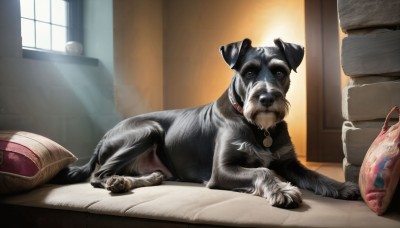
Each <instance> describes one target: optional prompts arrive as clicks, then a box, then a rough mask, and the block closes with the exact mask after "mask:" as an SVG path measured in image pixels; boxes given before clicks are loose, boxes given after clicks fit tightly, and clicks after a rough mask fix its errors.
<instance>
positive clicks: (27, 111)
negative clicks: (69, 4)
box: [0, 0, 119, 163]
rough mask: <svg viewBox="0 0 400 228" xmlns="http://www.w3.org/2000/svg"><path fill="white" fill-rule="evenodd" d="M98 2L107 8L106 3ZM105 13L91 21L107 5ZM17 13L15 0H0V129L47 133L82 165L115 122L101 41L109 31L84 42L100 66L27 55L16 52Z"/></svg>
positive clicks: (105, 47)
mask: <svg viewBox="0 0 400 228" xmlns="http://www.w3.org/2000/svg"><path fill="white" fill-rule="evenodd" d="M101 2H102V3H104V4H105V5H104V8H103V9H104V10H106V11H107V3H108V2H109V1H106V0H103V1H101ZM86 4H87V5H86V6H89V9H90V6H94V5H98V4H99V2H98V1H97V0H96V1H94V0H90V1H87V2H86ZM109 5H110V4H109ZM87 8H88V7H87ZM108 11H110V13H108V14H102V15H99V14H91V16H92V18H91V20H92V21H96V20H100V21H101V20H105V21H112V17H111V16H112V13H111V6H109V8H108ZM19 17H20V11H19V1H0V34H1V36H0V50H2V51H1V52H0V66H1V67H0V80H1V85H0V130H22V131H29V132H33V133H37V134H41V135H43V136H46V137H49V138H50V139H52V140H54V141H56V142H58V143H60V144H61V145H63V146H65V147H66V148H67V149H69V150H70V151H71V152H73V153H74V154H75V155H76V156H77V157H78V158H79V159H80V161H79V163H83V162H85V161H86V160H87V159H88V157H89V156H90V155H91V154H92V152H93V149H94V147H95V145H96V144H97V142H98V141H99V139H100V138H101V137H102V135H103V134H104V132H105V131H106V129H109V128H110V127H111V126H113V125H114V124H115V123H116V121H118V120H119V117H118V115H117V114H116V112H115V110H114V102H113V94H112V93H113V92H112V88H113V80H112V79H111V78H110V75H111V74H112V71H113V66H112V65H113V63H112V62H111V61H113V58H112V52H111V53H110V50H112V42H111V43H108V42H105V41H110V35H107V36H98V37H96V39H93V40H86V43H87V44H88V46H87V50H85V51H86V52H87V53H88V54H89V55H90V56H92V57H96V58H98V59H99V61H100V66H92V65H81V64H74V63H60V62H52V61H43V60H35V59H27V58H24V57H23V56H22V51H21V34H20V18H19ZM106 17H108V18H106ZM100 21H99V22H100ZM111 24H112V23H110V22H108V23H102V24H96V26H95V27H97V28H101V26H106V27H103V29H104V30H106V31H108V32H109V31H112V27H110V25H111ZM87 26H88V24H86V27H87ZM90 26H92V25H90ZM107 26H108V27H107ZM91 29H94V30H96V29H95V28H91ZM85 30H86V32H87V28H85ZM94 30H93V31H94ZM104 30H103V31H104ZM111 36H112V35H111ZM92 41H93V42H92ZM95 44H96V45H98V46H101V47H102V48H101V49H102V50H99V51H97V52H96V51H94V50H95V49H96V47H93V46H90V45H95ZM110 45H111V47H110ZM109 55H110V56H111V57H107V56H109Z"/></svg>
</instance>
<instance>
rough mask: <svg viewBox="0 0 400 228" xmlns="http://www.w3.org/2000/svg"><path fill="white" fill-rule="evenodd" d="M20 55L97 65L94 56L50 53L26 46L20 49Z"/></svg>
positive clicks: (51, 60)
mask: <svg viewBox="0 0 400 228" xmlns="http://www.w3.org/2000/svg"><path fill="white" fill-rule="evenodd" d="M22 56H23V57H24V58H29V59H37V60H44V61H50V62H61V63H72V64H81V65H89V66H98V65H99V60H98V59H95V58H90V57H85V56H75V55H67V54H61V53H52V52H46V51H40V50H35V49H28V48H23V49H22Z"/></svg>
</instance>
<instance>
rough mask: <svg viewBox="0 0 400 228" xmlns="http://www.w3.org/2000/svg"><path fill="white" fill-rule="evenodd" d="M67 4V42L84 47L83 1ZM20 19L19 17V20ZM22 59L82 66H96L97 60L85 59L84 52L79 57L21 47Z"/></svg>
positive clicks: (70, 1) (78, 0)
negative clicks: (75, 42) (74, 42)
mask: <svg viewBox="0 0 400 228" xmlns="http://www.w3.org/2000/svg"><path fill="white" fill-rule="evenodd" d="M65 1H66V2H68V9H67V10H68V11H67V27H68V30H67V41H77V42H79V43H81V44H82V45H84V42H83V41H84V38H83V37H84V36H83V35H84V34H83V0H65ZM21 18H22V17H21V16H20V19H21ZM21 49H22V57H24V58H29V59H36V60H44V61H50V62H62V63H73V64H82V65H91V66H98V65H99V60H98V59H96V58H90V57H85V56H84V52H83V53H82V55H81V56H74V55H68V54H67V53H65V52H59V51H54V50H48V49H41V48H33V47H25V46H22V43H21Z"/></svg>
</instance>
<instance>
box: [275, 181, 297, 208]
mask: <svg viewBox="0 0 400 228" xmlns="http://www.w3.org/2000/svg"><path fill="white" fill-rule="evenodd" d="M267 200H268V201H269V203H270V204H271V205H272V206H275V207H280V208H297V207H299V206H300V204H301V203H302V196H301V192H300V190H299V189H298V188H297V187H295V186H293V185H291V184H290V183H285V182H281V183H278V184H277V185H276V186H275V187H274V188H272V189H271V190H270V193H269V194H267Z"/></svg>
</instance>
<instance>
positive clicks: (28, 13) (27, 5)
mask: <svg viewBox="0 0 400 228" xmlns="http://www.w3.org/2000/svg"><path fill="white" fill-rule="evenodd" d="M19 4H20V5H21V17H26V18H32V19H33V17H34V14H33V9H34V7H33V4H34V1H33V0H20V1H19Z"/></svg>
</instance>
